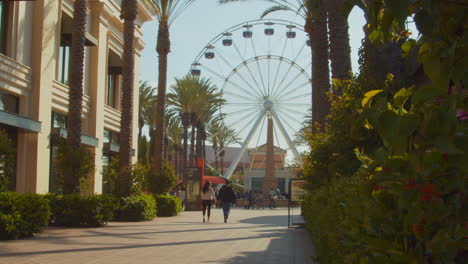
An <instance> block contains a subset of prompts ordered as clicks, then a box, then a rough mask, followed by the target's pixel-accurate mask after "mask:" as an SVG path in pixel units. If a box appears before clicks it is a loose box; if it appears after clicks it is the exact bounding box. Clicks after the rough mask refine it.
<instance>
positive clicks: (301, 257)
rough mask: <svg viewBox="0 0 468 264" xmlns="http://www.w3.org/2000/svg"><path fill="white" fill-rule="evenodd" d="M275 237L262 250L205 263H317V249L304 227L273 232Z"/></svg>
mask: <svg viewBox="0 0 468 264" xmlns="http://www.w3.org/2000/svg"><path fill="white" fill-rule="evenodd" d="M270 235H273V236H274V237H275V238H274V239H272V240H271V242H270V244H269V245H268V247H267V248H266V249H265V250H264V251H261V252H258V251H246V252H240V253H239V255H237V256H234V257H232V258H229V259H223V260H215V261H207V262H204V263H219V262H221V263H224V264H252V263H268V264H317V262H314V256H315V250H314V248H313V245H312V242H311V240H310V236H309V234H308V232H307V231H306V230H304V229H285V230H279V231H276V232H274V233H271V231H270Z"/></svg>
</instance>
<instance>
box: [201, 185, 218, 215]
mask: <svg viewBox="0 0 468 264" xmlns="http://www.w3.org/2000/svg"><path fill="white" fill-rule="evenodd" d="M201 199H202V207H203V223H204V222H205V213H206V211H208V222H209V221H210V216H211V205H212V204H213V202H214V203H216V195H215V192H214V190H213V188H211V182H209V181H206V182H205V184H204V185H203V188H202V194H201Z"/></svg>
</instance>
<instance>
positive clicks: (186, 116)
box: [182, 113, 190, 180]
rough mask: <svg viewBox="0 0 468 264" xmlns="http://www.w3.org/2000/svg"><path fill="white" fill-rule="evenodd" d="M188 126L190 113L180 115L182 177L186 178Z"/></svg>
mask: <svg viewBox="0 0 468 264" xmlns="http://www.w3.org/2000/svg"><path fill="white" fill-rule="evenodd" d="M189 124H190V113H182V126H183V127H184V149H183V153H182V156H183V157H182V170H183V171H182V177H183V179H184V180H186V178H187V153H188V126H189Z"/></svg>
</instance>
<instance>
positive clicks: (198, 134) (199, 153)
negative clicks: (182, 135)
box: [195, 120, 203, 160]
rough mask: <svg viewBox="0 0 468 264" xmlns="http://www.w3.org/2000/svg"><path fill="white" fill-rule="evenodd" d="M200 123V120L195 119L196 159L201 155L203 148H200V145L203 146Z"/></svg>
mask: <svg viewBox="0 0 468 264" xmlns="http://www.w3.org/2000/svg"><path fill="white" fill-rule="evenodd" d="M201 127H202V123H201V121H200V120H198V121H197V143H196V144H197V145H196V146H197V151H196V153H197V155H196V157H195V158H196V159H195V160H197V159H199V158H202V157H203V150H202V146H203V143H202V129H201Z"/></svg>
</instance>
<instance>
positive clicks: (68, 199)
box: [47, 194, 118, 227]
mask: <svg viewBox="0 0 468 264" xmlns="http://www.w3.org/2000/svg"><path fill="white" fill-rule="evenodd" d="M47 197H48V199H49V200H50V207H51V209H52V217H51V218H50V224H51V225H55V226H84V227H95V226H102V225H104V224H106V223H107V222H109V221H110V220H112V219H113V218H114V211H115V210H116V209H117V206H118V200H117V199H116V198H114V197H113V196H110V195H90V196H80V195H78V194H66V195H54V194H49V195H47Z"/></svg>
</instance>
